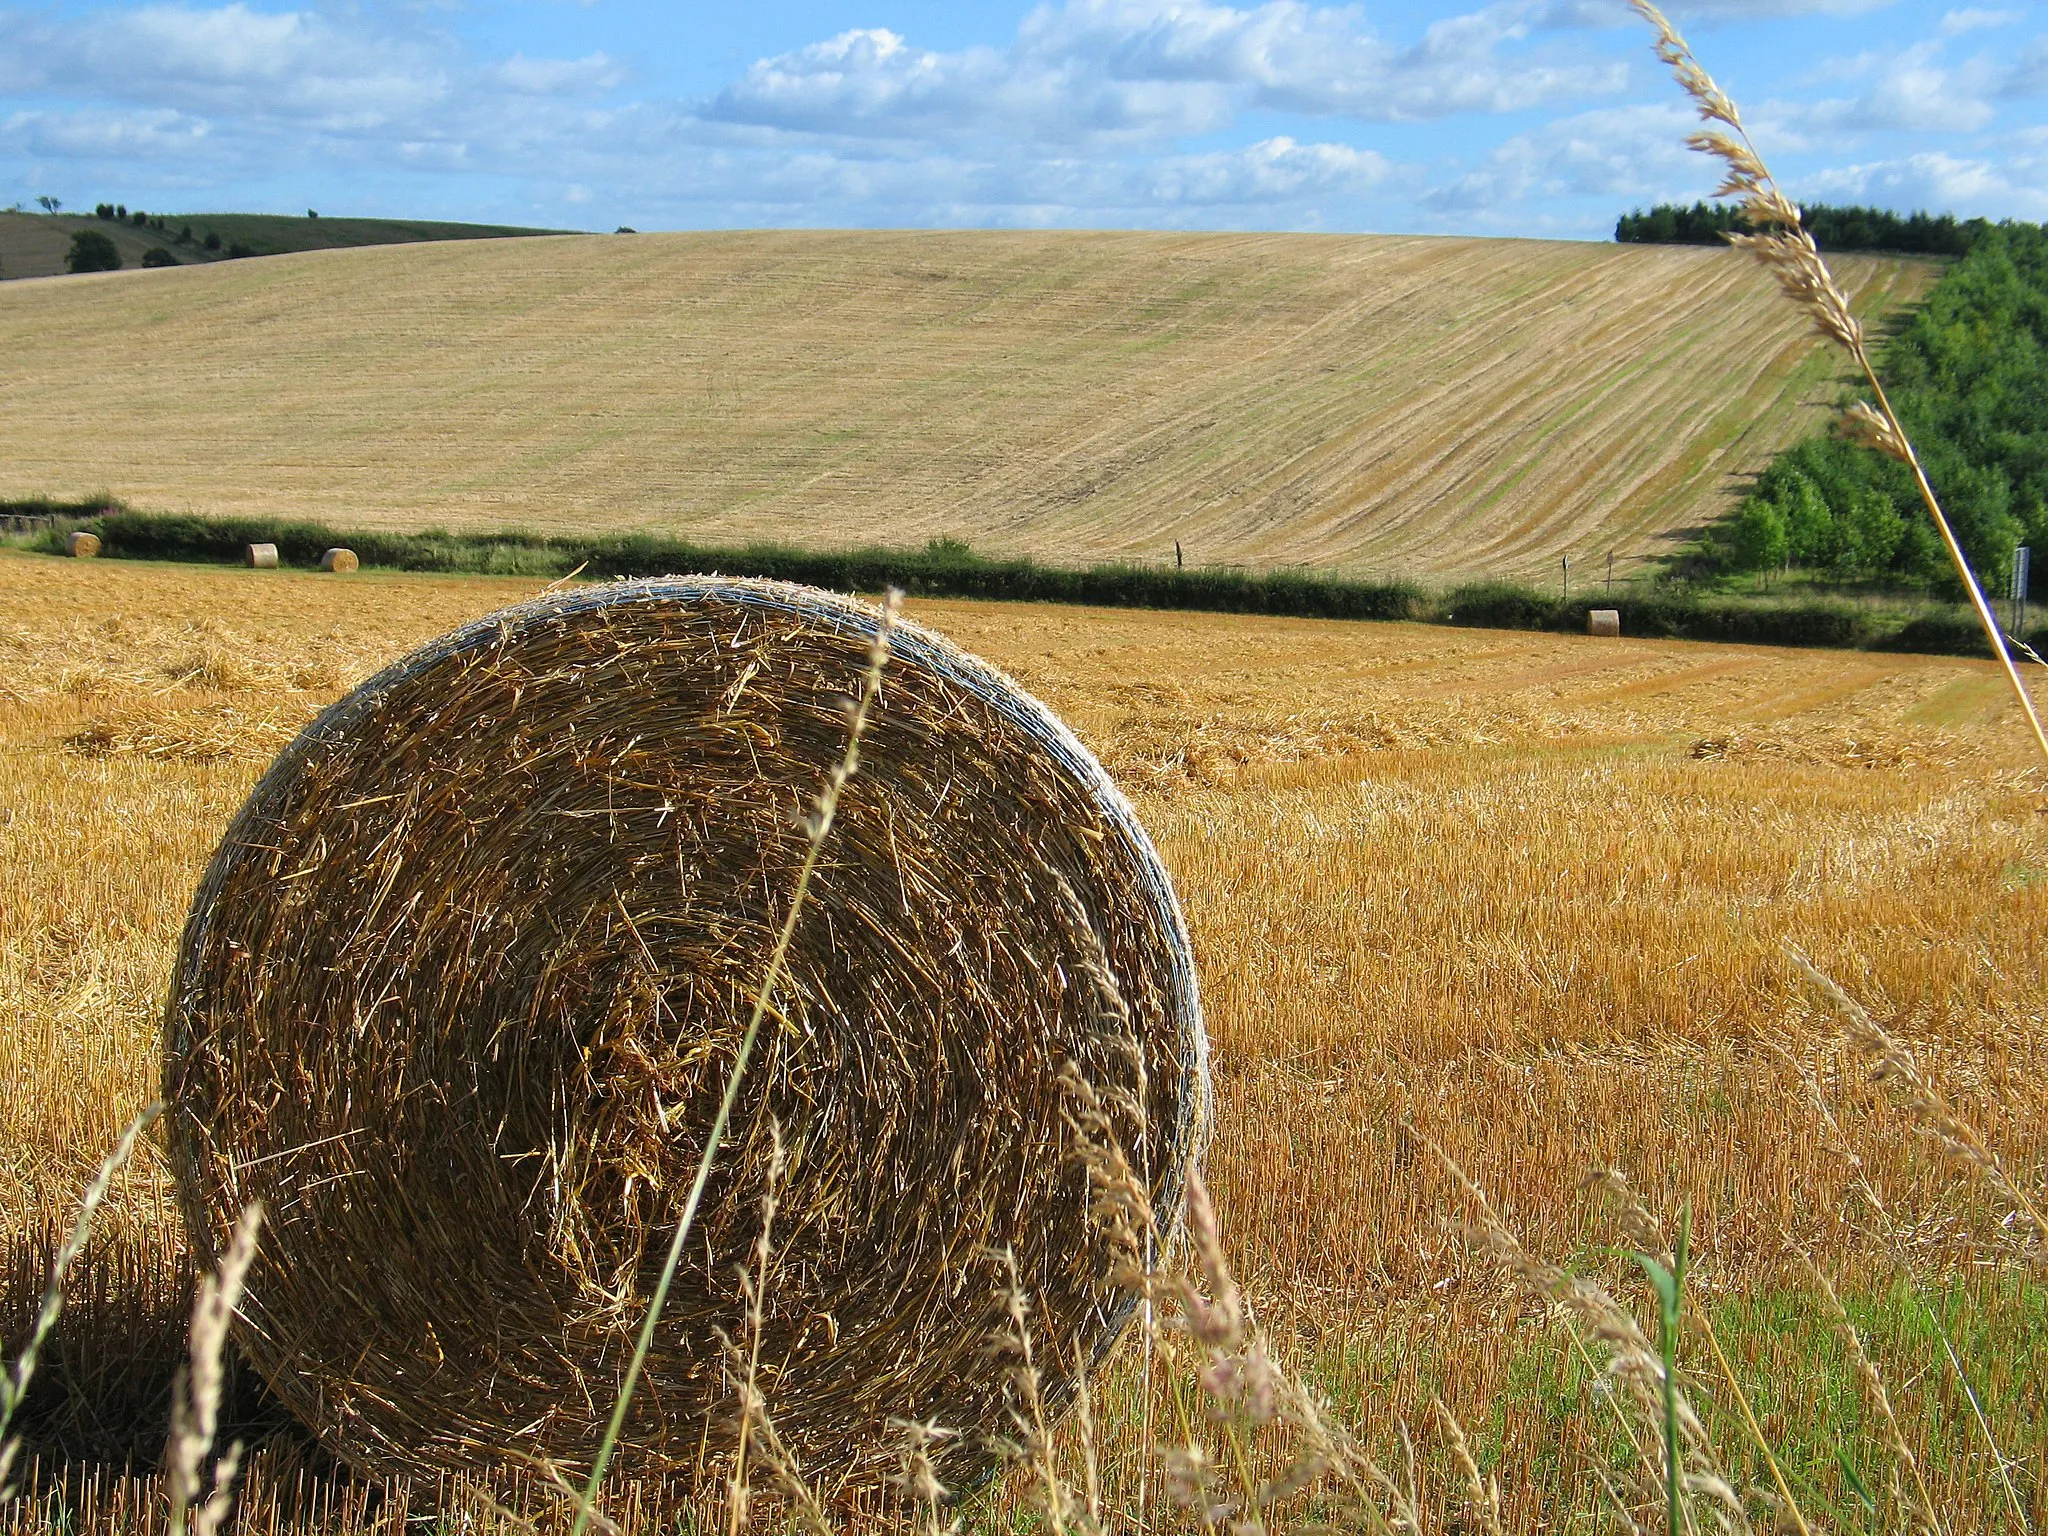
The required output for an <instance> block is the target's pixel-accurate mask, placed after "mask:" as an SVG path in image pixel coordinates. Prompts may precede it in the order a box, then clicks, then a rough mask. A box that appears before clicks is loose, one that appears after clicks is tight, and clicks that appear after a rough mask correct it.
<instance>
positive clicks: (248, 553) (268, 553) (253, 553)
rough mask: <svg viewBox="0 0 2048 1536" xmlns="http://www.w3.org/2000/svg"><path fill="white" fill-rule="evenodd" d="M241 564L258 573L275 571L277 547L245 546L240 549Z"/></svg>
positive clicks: (266, 545)
mask: <svg viewBox="0 0 2048 1536" xmlns="http://www.w3.org/2000/svg"><path fill="white" fill-rule="evenodd" d="M242 563H243V564H244V565H246V566H249V567H250V568H252V569H254V570H258V571H274V570H276V569H277V546H276V545H275V544H247V545H244V546H243V547H242Z"/></svg>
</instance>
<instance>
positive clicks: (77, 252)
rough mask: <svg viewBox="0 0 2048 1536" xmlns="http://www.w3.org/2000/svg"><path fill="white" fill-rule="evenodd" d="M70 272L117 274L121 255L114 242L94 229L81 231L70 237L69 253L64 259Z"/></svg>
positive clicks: (119, 268)
mask: <svg viewBox="0 0 2048 1536" xmlns="http://www.w3.org/2000/svg"><path fill="white" fill-rule="evenodd" d="M64 265H65V267H66V269H68V270H69V271H72V272H118V271H120V270H121V253H120V251H118V250H116V249H115V247H114V242H113V241H111V240H109V239H108V238H107V237H106V236H105V235H103V234H101V233H100V232H99V231H98V230H96V229H81V230H80V231H79V232H78V233H77V234H75V235H73V236H72V237H71V252H70V254H69V255H67V256H66V257H65V258H64Z"/></svg>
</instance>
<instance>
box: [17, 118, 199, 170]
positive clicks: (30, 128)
mask: <svg viewBox="0 0 2048 1536" xmlns="http://www.w3.org/2000/svg"><path fill="white" fill-rule="evenodd" d="M210 132H211V129H210V126H209V125H208V124H207V123H206V122H204V121H202V120H200V119H197V118H192V117H187V116H185V115H184V114H183V113H179V112H167V111H143V112H16V113H13V114H11V115H9V116H8V117H6V118H5V119H0V151H12V152H14V153H17V154H28V155H35V156H39V157H53V158H63V159H74V160H85V161H107V160H148V161H159V162H161V161H173V162H184V161H187V160H189V159H190V158H191V156H192V154H193V153H194V152H195V151H196V150H198V149H200V148H201V147H202V146H203V144H204V141H205V140H206V138H207V137H208V135H209V133H210Z"/></svg>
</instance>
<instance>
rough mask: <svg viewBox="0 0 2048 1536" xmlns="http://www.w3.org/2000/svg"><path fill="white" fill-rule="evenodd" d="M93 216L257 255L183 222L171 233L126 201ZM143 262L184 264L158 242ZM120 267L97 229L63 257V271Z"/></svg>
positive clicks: (211, 249) (78, 237)
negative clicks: (130, 209) (131, 209)
mask: <svg viewBox="0 0 2048 1536" xmlns="http://www.w3.org/2000/svg"><path fill="white" fill-rule="evenodd" d="M37 201H39V202H41V203H43V204H44V206H45V210H46V211H48V212H51V213H54V212H56V210H57V208H58V207H59V206H61V205H60V204H58V202H57V200H56V199H55V198H39V199H37ZM93 216H94V217H95V218H97V219H99V220H101V221H102V222H103V223H107V224H121V225H129V226H132V227H134V228H136V229H141V230H151V231H154V232H156V233H158V234H161V235H165V236H167V237H168V238H169V240H170V242H171V244H174V245H183V246H189V247H191V248H193V249H194V250H195V251H201V250H203V251H206V252H208V253H209V254H219V255H221V256H223V257H225V258H226V259H228V260H230V261H235V260H240V259H242V258H244V257H248V256H254V255H255V254H256V252H255V251H254V249H252V248H251V247H249V246H247V245H244V244H243V243H241V242H240V241H236V242H233V243H232V244H230V245H228V246H227V248H226V250H224V251H223V250H222V249H221V238H220V235H219V234H218V233H217V232H215V231H214V230H211V229H209V230H207V231H206V232H205V233H204V234H203V235H198V234H194V233H193V230H192V226H191V225H190V224H185V225H182V226H181V227H180V228H179V230H178V232H177V233H176V234H175V235H173V234H171V230H170V224H169V221H168V220H166V219H165V217H164V216H163V215H162V214H160V213H146V212H144V211H143V210H142V209H140V208H137V209H136V210H135V211H134V212H133V213H130V212H129V211H128V205H127V204H125V203H100V204H98V205H97V206H96V207H95V208H94V209H93ZM307 217H308V218H318V217H319V215H318V214H316V213H312V212H311V211H308V214H307ZM142 265H143V266H145V267H176V266H181V265H183V263H182V262H180V261H179V260H178V258H177V257H176V256H175V255H174V254H172V252H171V250H170V249H169V247H168V246H163V245H157V246H152V247H150V249H148V250H146V251H144V252H143V253H142ZM121 266H122V262H121V248H120V247H119V246H118V245H116V244H114V242H113V240H112V239H111V238H110V237H108V236H107V235H105V234H103V233H101V232H100V231H99V230H97V229H81V230H79V231H78V232H77V233H76V234H74V235H73V236H72V237H71V249H70V251H69V252H67V253H66V255H65V257H64V267H65V270H66V271H69V272H73V273H77V272H118V271H120V270H121Z"/></svg>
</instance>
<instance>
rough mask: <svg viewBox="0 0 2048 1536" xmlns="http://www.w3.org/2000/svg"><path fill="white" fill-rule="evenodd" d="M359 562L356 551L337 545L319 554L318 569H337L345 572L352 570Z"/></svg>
mask: <svg viewBox="0 0 2048 1536" xmlns="http://www.w3.org/2000/svg"><path fill="white" fill-rule="evenodd" d="M359 563H360V562H358V561H357V559H356V552H355V551H354V550H352V549H341V548H339V547H337V548H334V549H330V550H327V551H325V552H324V553H322V555H321V556H320V569H321V570H323V571H338V572H342V573H344V574H345V573H347V572H349V571H352V570H354V569H355V568H356V566H357V565H358V564H359Z"/></svg>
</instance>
